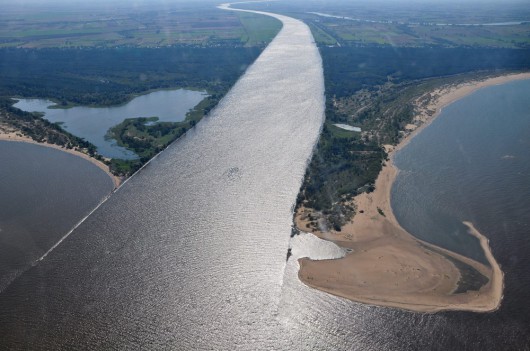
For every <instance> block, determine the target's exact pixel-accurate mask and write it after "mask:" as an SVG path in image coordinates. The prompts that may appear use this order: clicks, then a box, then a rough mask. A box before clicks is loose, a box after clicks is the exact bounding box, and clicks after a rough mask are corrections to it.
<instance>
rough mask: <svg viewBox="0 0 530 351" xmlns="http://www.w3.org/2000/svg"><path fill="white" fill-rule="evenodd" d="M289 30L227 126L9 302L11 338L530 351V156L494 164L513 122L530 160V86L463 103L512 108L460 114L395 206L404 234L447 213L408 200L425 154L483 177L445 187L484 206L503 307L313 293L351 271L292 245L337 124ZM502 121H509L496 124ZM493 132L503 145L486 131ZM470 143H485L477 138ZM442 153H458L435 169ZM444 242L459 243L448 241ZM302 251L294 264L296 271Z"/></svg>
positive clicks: (134, 191)
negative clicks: (319, 269)
mask: <svg viewBox="0 0 530 351" xmlns="http://www.w3.org/2000/svg"><path fill="white" fill-rule="evenodd" d="M282 19H283V20H284V27H283V29H282V31H281V32H280V34H279V35H278V36H277V38H276V39H275V40H274V41H273V42H272V44H271V45H270V46H269V47H268V48H267V49H266V50H265V51H264V52H263V54H262V55H261V56H260V57H259V58H258V60H257V61H256V63H255V64H254V65H252V66H251V67H250V68H249V69H248V71H247V72H246V74H245V75H244V76H243V78H242V79H240V80H239V82H238V83H237V84H236V85H235V87H234V88H233V89H232V90H231V92H230V93H229V94H228V95H227V96H226V97H225V98H224V99H223V101H222V102H221V104H220V106H218V108H216V109H215V111H214V112H213V114H212V115H211V116H210V117H208V118H206V119H203V120H202V121H201V123H199V124H198V125H197V127H196V128H195V129H193V130H191V131H190V132H189V133H187V134H186V136H185V137H184V138H181V139H180V140H178V141H177V142H176V143H174V144H173V145H171V146H170V147H169V148H168V149H167V150H166V151H164V152H163V153H162V154H161V155H160V156H159V157H157V158H156V159H155V160H154V161H152V162H151V163H150V164H149V165H148V166H147V167H146V168H145V169H143V170H142V171H141V172H140V173H138V174H137V175H136V176H135V177H133V178H131V179H130V181H128V182H127V183H125V185H124V186H122V187H121V188H120V189H119V190H118V191H117V192H116V193H115V194H114V195H113V196H112V197H111V198H110V199H109V200H108V201H107V202H105V203H104V204H103V205H102V206H101V207H100V208H99V209H98V210H97V211H96V212H94V214H93V215H92V216H90V217H89V218H88V219H87V220H86V221H85V222H84V223H83V224H82V225H81V226H79V227H78V228H77V229H76V230H75V231H74V232H73V233H72V235H70V236H69V237H68V239H67V240H65V241H64V242H63V244H62V245H60V246H59V247H57V249H56V250H55V251H53V252H52V253H51V254H50V255H49V256H47V257H46V259H45V260H44V261H43V262H41V263H40V264H39V265H37V266H35V267H33V268H32V269H30V270H29V271H28V272H26V273H25V274H24V275H22V276H21V277H20V278H19V279H17V280H16V281H15V282H14V283H13V284H12V285H10V286H9V287H8V288H7V289H6V290H5V291H4V292H3V293H2V294H0V340H1V342H2V343H3V346H4V347H5V348H13V349H64V350H68V349H92V350H102V349H103V350H106V349H119V350H123V349H142V350H377V351H381V350H407V351H408V350H447V349H452V350H481V351H483V350H524V349H528V348H529V346H528V345H529V343H530V335H529V325H530V321H529V316H530V313H529V307H527V305H526V303H527V298H528V296H530V286H529V274H530V272H529V271H528V270H529V268H528V267H529V262H528V258H527V257H528V252H529V245H530V244H529V243H528V240H527V235H528V230H527V229H528V215H526V214H527V213H528V210H529V208H528V199H527V198H526V195H527V194H528V193H529V192H528V174H529V170H528V168H525V167H528V166H527V165H528V164H529V162H528V161H529V160H528V157H529V154H530V153H528V152H522V154H521V153H519V152H518V151H517V150H515V149H512V148H508V149H501V151H499V152H498V153H493V152H490V151H486V149H487V148H490V147H494V145H495V144H496V145H499V147H501V146H502V148H504V147H506V146H505V144H506V143H508V141H507V140H506V139H505V138H506V135H503V132H501V131H499V130H498V129H499V128H500V129H502V128H504V127H507V128H512V125H513V124H515V123H516V122H514V121H513V120H512V119H513V118H515V119H517V120H518V121H519V122H520V123H521V124H519V125H518V127H517V128H512V129H513V130H515V131H516V134H517V133H518V134H517V135H512V134H513V133H508V132H506V133H508V134H507V135H510V140H511V139H514V140H516V141H517V140H519V141H518V142H520V143H521V145H520V147H521V148H522V149H521V150H524V147H525V145H526V147H527V149H526V150H528V140H529V134H528V131H529V130H530V129H529V123H530V119H529V118H527V117H528V115H526V118H525V117H524V116H523V117H521V116H519V117H514V113H512V112H514V110H518V111H529V110H530V109H528V105H523V106H522V107H520V108H519V109H517V108H514V107H512V106H511V105H516V104H524V103H525V102H524V100H526V97H527V96H528V93H529V92H530V89H529V88H530V87H529V86H528V82H525V83H514V85H506V86H502V87H495V88H490V89H485V90H483V91H481V92H479V93H477V94H475V95H473V96H470V97H469V98H466V99H465V100H463V101H461V102H460V104H459V105H464V106H466V105H478V106H479V107H482V103H479V104H477V103H473V104H472V103H469V102H468V101H472V100H473V99H475V98H476V97H477V96H482V94H490V95H489V96H488V97H486V98H484V97H482V98H481V99H482V100H484V101H485V102H489V103H491V104H493V105H499V106H500V105H501V104H502V103H503V101H504V100H507V101H511V102H510V103H508V104H507V105H506V106H505V107H502V108H500V110H499V111H501V112H502V114H501V115H498V116H489V117H485V116H488V114H489V113H491V109H487V110H480V112H478V113H476V114H473V113H471V110H472V109H468V110H467V112H464V113H463V115H464V116H463V117H461V118H457V117H454V116H453V115H454V113H455V109H457V107H458V106H459V105H454V106H453V107H452V108H451V109H449V108H448V109H447V111H446V113H445V114H444V116H441V117H440V118H439V119H438V120H437V121H436V122H435V123H433V125H432V126H431V127H429V128H427V129H426V130H425V131H424V133H422V134H420V136H418V137H417V138H416V139H414V140H413V142H412V143H411V144H410V146H409V147H407V148H405V149H404V150H403V151H402V152H401V153H400V155H399V159H398V160H397V161H398V163H399V165H400V166H402V167H404V171H403V173H402V175H401V176H400V177H399V179H398V185H397V186H396V189H395V190H394V193H393V198H394V206H395V207H396V210H398V211H397V212H398V213H399V218H400V219H403V220H404V217H405V216H406V215H407V213H408V211H407V209H410V211H413V212H412V213H415V214H418V213H419V212H420V210H421V209H415V208H416V207H417V203H419V204H424V203H431V200H423V197H424V196H430V194H429V192H431V191H432V192H437V190H436V188H435V187H434V185H433V188H432V189H431V188H428V189H427V190H429V191H425V192H421V191H416V192H415V193H414V198H412V197H408V198H407V197H406V196H405V195H403V194H411V193H412V192H413V191H415V190H411V189H408V188H407V187H406V186H405V183H404V177H405V176H407V177H408V178H411V177H417V178H418V182H419V181H420V180H419V179H420V178H421V177H422V176H423V174H424V173H423V172H421V171H419V172H416V171H414V168H413V165H414V163H415V162H412V161H409V162H408V165H410V166H406V161H407V160H416V159H419V158H420V155H419V154H422V155H425V156H426V157H427V158H428V159H430V163H428V165H424V166H421V167H420V170H421V169H425V168H428V169H429V172H434V173H440V172H449V173H450V172H451V170H452V171H453V172H457V173H458V174H459V175H452V176H449V175H447V176H445V177H443V179H446V178H451V179H455V181H456V182H458V181H459V180H461V181H465V180H466V179H469V180H473V181H471V183H473V184H469V183H465V185H458V186H457V187H456V188H454V186H453V185H449V183H445V184H446V185H444V183H442V184H438V185H437V186H439V187H442V188H444V187H445V189H444V191H439V192H445V193H448V194H449V193H457V194H461V193H462V192H463V191H466V194H467V195H462V196H458V197H457V200H454V201H467V202H465V203H460V202H456V203H455V205H454V206H455V207H456V208H459V207H460V208H462V211H461V212H462V213H464V214H465V213H466V212H465V211H470V212H469V215H465V216H464V217H465V218H462V219H467V220H471V221H473V222H474V223H475V224H476V226H477V228H479V229H480V230H481V231H482V232H483V233H484V234H485V235H487V236H489V237H490V238H491V242H492V246H493V250H494V254H495V255H496V257H497V258H498V259H499V261H500V263H501V264H502V266H503V269H504V270H505V272H506V285H507V289H506V298H505V301H504V303H503V305H502V308H501V310H499V311H498V312H495V313H490V314H475V313H466V312H448V313H438V314H434V315H425V314H419V313H410V312H403V311H400V310H395V309H390V308H383V307H375V306H368V305H363V304H359V303H354V302H351V301H347V300H344V299H340V298H336V297H333V296H330V295H328V294H325V293H322V292H319V291H316V290H312V289H310V288H308V287H306V286H305V285H303V284H301V283H300V281H299V280H298V279H297V275H296V274H297V269H298V266H297V261H296V258H297V257H301V256H304V255H309V256H312V257H317V256H318V257H322V258H324V257H332V256H333V257H337V256H340V255H341V254H342V252H341V250H339V249H337V247H336V246H334V245H333V244H331V243H327V242H322V241H320V240H317V239H316V238H314V237H311V236H309V235H300V236H297V237H295V238H294V239H290V238H289V235H290V233H291V225H292V208H293V205H294V202H295V199H296V195H297V192H298V189H299V186H300V183H301V180H302V177H303V174H304V170H305V166H306V162H307V159H308V157H309V155H310V153H311V150H312V147H313V145H314V143H315V140H316V138H317V135H318V131H319V128H320V126H321V123H322V120H323V112H324V98H323V92H324V85H323V76H322V70H321V69H322V66H321V60H320V56H319V54H318V50H317V48H316V47H315V45H314V43H313V42H312V37H311V34H310V31H309V30H308V28H307V27H306V26H305V25H304V24H302V23H301V22H298V21H294V20H292V19H288V18H285V17H282ZM492 91H493V92H492ZM521 91H524V93H523V94H522V95H521V93H520V92H521ZM514 94H516V95H514ZM517 94H519V95H517ZM503 96H504V98H503ZM524 106H527V107H524ZM481 118H487V120H482V119H481ZM464 119H465V120H467V122H465V123H464V122H463V121H464ZM451 120H456V121H457V122H456V123H455V125H456V126H458V128H456V130H454V131H451V132H449V131H446V130H445V129H444V128H443V126H444V125H445V124H448V123H449V124H450V123H451ZM490 120H494V121H497V120H502V122H500V123H497V122H495V123H496V124H495V125H496V127H493V126H492V125H491V124H492V123H493V121H490ZM519 122H517V123H519ZM524 123H526V124H524ZM490 128H491V129H493V130H495V133H486V134H484V133H482V132H480V131H481V130H483V131H484V132H485V131H486V130H489V129H490ZM524 131H526V134H525V133H524ZM429 133H430V134H429ZM470 133H471V134H472V133H477V136H476V138H475V140H474V141H473V139H472V138H471V136H470ZM481 136H482V137H481ZM435 137H436V138H438V140H439V141H438V142H437V141H436V140H434V139H435ZM492 138H498V141H496V142H493V140H492ZM422 143H423V144H422ZM476 143H479V145H475V144H476ZM525 143H526V144H525ZM459 144H460V145H462V146H461V147H460V148H458V150H463V151H459V152H455V151H454V150H453V149H452V147H453V146H454V145H459ZM418 145H419V146H418ZM435 145H439V146H435ZM470 145H475V146H473V147H474V148H476V149H477V150H478V151H479V152H477V154H476V155H475V154H470V153H469V152H470V151H468V150H469V149H470V148H471V146H470ZM517 145H519V144H517ZM446 147H447V148H446ZM431 150H432V152H434V150H439V152H440V153H441V154H445V155H446V156H444V157H441V156H436V155H435V154H432V155H431V154H430V152H431ZM443 150H446V151H445V153H444V151H443ZM428 155H431V157H429V156H428ZM471 155H474V156H471ZM479 155H484V157H491V161H490V162H486V161H484V162H485V163H480V162H479V164H483V166H479V165H477V166H472V167H471V166H470V167H468V168H467V170H466V171H465V172H464V171H463V169H462V168H461V167H460V166H459V165H460V164H461V161H460V159H461V158H462V157H464V158H465V163H466V164H468V163H469V164H474V163H475V162H478V159H479V158H478V156H479ZM468 156H469V157H468ZM505 156H512V157H505ZM444 160H447V162H445V161H444ZM492 164H496V165H499V164H500V165H501V166H498V167H497V168H492V166H491V165H492ZM455 165H457V166H455ZM486 165H488V166H486ZM405 167H406V168H405ZM485 169H487V170H488V171H489V172H490V173H487V174H489V178H490V183H491V185H492V187H493V188H494V190H492V189H489V188H488V189H489V190H479V188H474V187H475V186H478V184H487V183H488V181H487V178H488V177H486V176H485V173H484V170H485ZM474 170H478V171H477V172H476V173H471V172H475V171H474ZM464 173H465V176H464V175H463V174H464ZM517 175H519V176H517ZM512 176H513V177H514V178H509V177H512ZM517 177H519V178H517ZM428 178H429V179H430V180H432V181H434V180H435V179H434V178H432V177H430V176H429V177H428ZM421 182H427V180H421ZM523 184H526V185H525V186H526V188H524V187H523ZM473 189H475V190H473ZM501 189H504V190H501ZM499 193H503V194H504V193H506V194H504V196H503V197H500V196H499ZM488 194H493V195H491V197H490V195H488ZM402 195H403V196H402ZM407 199H408V200H407ZM444 201H446V200H444ZM447 201H449V200H447ZM442 203H443V202H441V204H442ZM447 206H449V205H440V208H442V209H443V208H445V207H447ZM525 206H526V207H525ZM488 208H489V210H488ZM470 209H473V210H472V211H471V210H470ZM425 211H428V212H429V211H430V212H429V213H431V215H433V216H437V215H438V212H440V211H439V210H437V209H436V206H434V208H431V209H429V208H425ZM437 211H438V212H437ZM482 211H486V212H482ZM488 211H493V212H488ZM458 213H460V211H458ZM492 213H493V214H492ZM421 216H423V217H426V216H427V215H423V214H422V215H421ZM445 216H446V217H447V218H448V220H449V221H451V223H453V222H458V221H459V220H460V218H459V217H458V216H455V215H454V214H452V213H451V212H449V213H447V214H445ZM404 222H405V220H404ZM407 223H408V224H406V227H407V228H408V229H409V230H411V231H412V232H414V233H423V229H422V228H423V227H421V226H420V223H424V222H420V221H408V222H407ZM525 223H526V224H525ZM415 225H418V226H420V227H419V228H416V227H415ZM421 225H426V224H421ZM440 225H441V226H442V228H441V229H440V230H439V232H440V233H442V234H440V235H446V234H447V233H446V232H445V231H444V230H443V229H444V226H445V225H446V224H444V223H442V224H440ZM447 226H450V227H451V228H452V227H453V224H451V225H449V224H447ZM454 226H456V227H458V226H457V225H454ZM418 235H419V234H418ZM454 236H455V237H456V236H457V234H455V235H454ZM431 237H432V238H436V236H435V235H434V234H432V235H431ZM433 241H434V239H433ZM442 241H443V242H444V243H446V242H447V245H449V244H450V240H449V239H444V240H442ZM289 246H290V247H292V249H293V254H294V256H293V257H291V259H289V260H288V261H287V262H286V253H287V248H288V247H289ZM469 251H470V252H475V250H474V249H471V250H469Z"/></svg>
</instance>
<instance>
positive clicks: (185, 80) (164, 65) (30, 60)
mask: <svg viewBox="0 0 530 351" xmlns="http://www.w3.org/2000/svg"><path fill="white" fill-rule="evenodd" d="M261 50H262V48H261V47H249V48H243V47H238V48H226V47H214V48H211V47H189V46H177V47H167V48H156V49H155V48H132V47H131V48H111V49H103V48H101V49H100V48H96V49H63V48H50V49H15V48H4V49H0V76H1V77H2V79H1V80H0V96H14V95H17V96H31V97H43V98H53V99H54V100H58V101H59V102H60V103H62V104H63V105H66V104H81V105H112V104H118V103H123V102H125V101H127V100H129V99H130V98H131V95H132V94H137V93H141V92H145V91H148V90H151V89H159V88H175V87H195V88H200V89H207V90H208V91H210V92H211V93H213V94H221V95H222V94H224V93H225V92H226V91H227V90H228V89H229V88H230V87H231V86H232V85H233V84H234V83H235V81H236V80H237V79H238V78H239V77H240V75H241V74H242V72H243V71H244V70H245V69H246V67H247V66H248V65H250V64H251V63H252V62H253V61H254V60H255V59H256V57H257V56H258V55H259V53H260V52H261Z"/></svg>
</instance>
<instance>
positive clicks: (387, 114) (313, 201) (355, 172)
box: [297, 47, 530, 230]
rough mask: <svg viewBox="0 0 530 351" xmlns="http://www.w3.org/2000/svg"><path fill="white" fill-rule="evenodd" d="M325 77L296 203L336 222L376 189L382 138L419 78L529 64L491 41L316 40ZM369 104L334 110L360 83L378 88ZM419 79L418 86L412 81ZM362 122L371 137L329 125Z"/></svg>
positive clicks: (407, 108)
mask: <svg viewBox="0 0 530 351" xmlns="http://www.w3.org/2000/svg"><path fill="white" fill-rule="evenodd" d="M320 52H321V55H322V60H323V66H324V79H325V85H326V124H325V125H324V128H323V132H322V134H321V136H320V140H319V142H318V144H317V147H316V149H315V152H314V154H313V157H312V159H311V161H310V164H309V167H308V169H307V171H306V175H305V178H304V182H303V185H302V188H301V191H300V194H299V196H298V199H297V205H301V204H304V206H306V207H310V208H313V209H315V210H317V211H321V213H322V215H323V218H324V219H325V221H326V222H327V224H328V226H330V227H332V228H334V229H336V230H340V227H341V226H342V225H343V224H344V223H345V222H346V221H348V220H349V219H350V218H351V216H352V215H353V213H354V209H353V208H352V207H351V206H350V205H349V203H348V201H349V200H350V199H351V198H352V197H353V196H355V195H357V194H358V193H360V192H364V191H371V190H373V189H374V183H375V179H376V178H377V175H378V174H379V172H380V170H381V168H382V165H383V163H384V161H385V158H386V153H385V152H384V150H383V149H382V147H381V145H383V144H387V143H388V144H396V143H398V142H399V139H400V138H401V134H400V131H401V130H403V128H404V126H405V125H406V124H407V123H410V122H411V120H412V118H413V116H414V111H413V107H412V105H411V103H410V99H412V97H413V96H416V95H414V94H415V93H412V92H411V91H410V90H418V89H419V90H418V92H419V93H421V91H422V89H421V84H422V83H420V81H421V80H422V79H425V78H433V77H447V76H451V75H457V74H460V73H468V72H479V71H489V72H493V71H496V70H520V69H528V68H530V50H527V49H525V50H523V49H489V48H465V47H462V48H441V47H424V48H399V47H321V48H320ZM387 82H392V84H391V86H393V88H390V89H388V90H387V91H385V93H383V94H380V95H378V94H374V97H373V98H372V99H371V101H370V102H371V103H370V108H366V109H364V110H362V111H361V112H359V113H357V114H356V115H355V121H353V120H352V113H353V112H352V111H339V110H338V107H337V105H336V103H335V99H336V98H339V99H341V98H344V99H348V98H350V97H351V96H353V95H354V94H355V93H356V92H358V91H359V90H360V89H367V90H369V91H373V92H376V91H378V90H379V89H380V88H381V86H382V85H383V84H385V83H387ZM415 87H418V89H415ZM375 96H377V97H375ZM352 122H354V123H355V124H356V125H362V126H363V130H365V131H368V132H369V133H370V134H371V136H370V137H369V138H366V137H364V138H361V137H360V136H359V135H357V136H356V135H354V134H352V135H351V137H344V135H342V136H341V135H340V133H336V132H333V130H332V129H331V127H330V126H331V124H333V123H352Z"/></svg>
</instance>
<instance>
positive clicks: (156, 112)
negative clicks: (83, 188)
mask: <svg viewBox="0 0 530 351" xmlns="http://www.w3.org/2000/svg"><path fill="white" fill-rule="evenodd" d="M206 96H207V94H206V93H205V92H203V91H193V90H186V89H178V90H161V91H156V92H153V93H149V94H146V95H141V96H138V97H136V98H134V99H133V100H131V101H129V102H128V103H126V104H124V105H120V106H112V107H85V106H77V107H72V108H69V109H58V108H50V107H51V106H54V105H56V104H55V103H54V102H52V101H50V100H45V99H17V100H19V101H18V102H17V103H15V105H14V106H15V107H17V108H19V109H21V110H24V111H28V112H44V118H45V119H47V120H48V121H50V122H61V123H63V124H62V127H63V128H64V129H66V130H67V131H69V132H70V133H72V134H74V135H76V136H78V137H81V138H84V139H86V140H88V141H89V142H91V143H92V144H94V145H96V147H97V149H98V152H99V153H100V154H101V155H103V156H105V157H110V158H121V159H135V158H137V155H136V154H135V153H134V152H132V151H130V150H127V149H126V148H124V147H121V146H118V145H117V143H116V140H114V139H107V138H105V135H106V134H107V132H108V130H109V129H110V128H112V127H114V126H115V125H117V124H119V123H121V122H123V120H125V119H126V118H135V117H158V118H159V120H160V121H161V122H180V121H183V120H184V119H185V118H186V113H187V112H188V111H190V110H191V109H193V108H194V107H195V106H196V105H197V104H198V103H199V102H201V101H202V100H203V99H204V98H205V97H206Z"/></svg>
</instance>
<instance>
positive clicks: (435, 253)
mask: <svg viewBox="0 0 530 351" xmlns="http://www.w3.org/2000/svg"><path fill="white" fill-rule="evenodd" d="M522 79H530V73H519V74H509V75H504V76H499V77H494V78H488V79H484V80H478V81H470V82H466V83H463V84H457V85H451V86H446V87H442V88H440V89H437V90H434V91H431V92H428V93H426V94H424V95H423V96H422V97H420V98H418V99H417V100H416V101H415V103H416V108H417V114H416V117H415V118H414V124H410V125H407V128H406V132H407V133H408V135H407V136H406V137H405V138H404V139H403V140H402V141H401V142H400V143H399V145H397V146H396V147H393V146H391V145H385V148H386V149H387V151H388V152H389V160H388V161H387V162H386V164H385V166H384V167H383V170H382V171H381V173H380V174H379V176H378V178H377V180H376V184H375V186H376V190H375V191H374V192H373V193H370V194H367V193H363V194H360V195H358V196H356V197H355V198H354V199H353V204H354V205H355V207H356V209H357V214H356V215H355V217H354V218H353V220H352V221H351V222H350V223H348V224H346V225H345V226H344V227H343V228H342V230H341V231H340V232H336V231H327V232H321V231H315V232H313V234H314V235H316V236H318V237H319V238H321V239H325V240H329V241H333V242H335V243H336V244H338V245H339V246H341V247H345V248H349V249H351V250H352V251H351V252H350V253H348V254H347V255H346V256H345V257H344V258H340V259H332V260H320V261H314V260H311V259H309V258H301V259H299V264H300V270H299V273H298V276H299V278H300V280H301V281H302V282H303V283H305V284H306V285H308V286H310V287H312V288H315V289H319V290H322V291H325V292H328V293H330V294H333V295H336V296H340V297H344V298H347V299H350V300H353V301H357V302H362V303H368V304H373V305H380V306H387V307H395V308H401V309H406V310H410V311H416V312H438V311H445V310H466V311H475V312H489V311H494V310H496V309H498V308H499V306H500V303H501V300H502V297H503V289H504V283H503V281H504V276H503V272H502V270H501V268H500V266H499V264H498V263H497V262H496V260H495V258H494V257H493V254H492V252H491V249H490V247H489V243H488V239H487V238H486V237H484V236H483V235H482V234H481V233H480V232H479V231H478V230H476V229H475V227H474V226H473V224H472V223H470V222H464V224H465V225H466V226H467V227H468V228H469V233H470V235H473V236H475V237H477V238H478V239H479V241H480V243H481V246H482V248H483V250H484V252H485V255H486V258H487V259H488V262H489V266H486V265H484V264H482V263H479V262H476V261H474V260H472V259H469V258H467V257H464V256H462V255H459V254H456V253H453V252H451V251H448V250H445V249H443V248H440V247H436V246H434V245H431V244H428V243H426V242H423V241H421V240H418V239H416V238H415V237H413V236H412V235H411V234H410V233H408V232H407V231H405V230H404V229H403V228H402V227H401V226H400V225H399V223H398V222H397V220H396V218H395V216H394V214H393V212H392V208H391V206H390V190H391V189H392V184H393V182H394V180H395V178H396V176H397V174H398V172H399V170H398V169H397V168H396V167H395V166H394V164H393V156H394V154H395V152H396V150H399V149H401V148H402V147H404V146H405V145H407V143H408V142H409V141H410V140H411V139H412V138H413V137H414V136H415V135H417V134H418V133H419V132H420V131H421V130H423V129H424V128H425V127H427V126H428V125H429V124H430V123H431V122H432V121H433V120H434V119H435V118H436V117H437V116H438V115H439V114H440V112H441V110H442V109H443V108H444V107H445V106H447V105H449V104H451V103H452V102H454V101H456V100H459V99H461V98H463V97H465V96H467V95H469V94H471V93H473V92H475V91H476V90H478V89H481V88H483V87H487V86H492V85H498V84H503V83H507V82H510V81H514V80H522ZM425 97H427V99H425ZM310 212H311V210H310V209H305V208H303V207H301V208H300V209H299V210H298V212H297V213H296V216H295V222H296V225H297V227H298V228H300V230H305V228H306V223H307V222H308V219H307V215H308V214H310ZM447 256H450V257H452V259H454V260H459V261H461V262H463V263H466V264H467V265H469V266H471V267H473V268H475V269H476V270H478V271H479V272H480V273H482V274H483V275H485V276H486V277H488V278H489V282H488V283H487V284H485V285H484V286H482V287H481V288H480V289H479V290H478V291H467V292H466V293H459V294H454V292H455V290H456V289H457V286H458V281H459V279H460V274H461V273H460V271H459V269H458V268H457V267H456V266H455V265H454V264H453V263H452V262H451V260H449V259H448V258H447Z"/></svg>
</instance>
